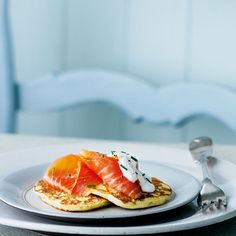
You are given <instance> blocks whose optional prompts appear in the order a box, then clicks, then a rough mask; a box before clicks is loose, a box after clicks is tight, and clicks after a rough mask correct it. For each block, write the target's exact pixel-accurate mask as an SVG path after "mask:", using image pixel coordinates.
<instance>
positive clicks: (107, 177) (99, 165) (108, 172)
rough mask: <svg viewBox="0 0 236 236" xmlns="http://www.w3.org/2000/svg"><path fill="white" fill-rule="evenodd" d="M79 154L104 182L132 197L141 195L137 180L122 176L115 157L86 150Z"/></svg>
mask: <svg viewBox="0 0 236 236" xmlns="http://www.w3.org/2000/svg"><path fill="white" fill-rule="evenodd" d="M80 156H81V157H83V158H82V160H83V161H84V163H85V164H86V165H87V166H88V167H89V168H90V169H91V170H93V171H94V172H95V173H96V174H97V175H98V176H99V177H100V178H101V179H102V180H103V182H104V184H107V185H108V186H109V187H111V188H114V189H115V190H117V191H118V192H121V193H123V194H125V195H126V196H128V197H130V198H132V199H137V198H139V197H140V196H141V194H142V191H141V188H140V185H139V183H138V181H136V182H135V183H132V182H131V181H129V180H128V179H127V178H126V177H124V176H123V174H122V171H121V170H120V167H119V163H118V160H117V159H116V158H113V157H108V156H106V155H103V154H101V153H99V152H92V151H88V150H83V151H82V152H81V153H80Z"/></svg>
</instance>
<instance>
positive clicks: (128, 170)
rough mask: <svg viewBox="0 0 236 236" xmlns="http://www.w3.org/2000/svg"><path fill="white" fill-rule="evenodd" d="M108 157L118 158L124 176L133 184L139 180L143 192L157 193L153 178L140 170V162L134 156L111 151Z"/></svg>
mask: <svg viewBox="0 0 236 236" xmlns="http://www.w3.org/2000/svg"><path fill="white" fill-rule="evenodd" d="M108 156H109V157H114V156H117V157H118V162H119V165H120V169H121V171H122V173H123V175H124V176H125V177H126V178H127V179H128V180H129V181H131V182H132V183H134V182H135V181H136V180H139V184H140V187H141V189H142V191H143V192H148V193H150V192H154V191H155V186H154V184H153V183H152V180H151V178H150V177H149V176H148V175H146V174H145V173H143V172H142V171H140V170H139V169H138V160H137V159H136V158H135V157H134V156H132V155H130V154H129V153H127V152H124V151H121V152H116V151H111V152H110V153H109V154H108Z"/></svg>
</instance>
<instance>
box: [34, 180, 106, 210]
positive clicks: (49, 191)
mask: <svg viewBox="0 0 236 236" xmlns="http://www.w3.org/2000/svg"><path fill="white" fill-rule="evenodd" d="M89 189H90V187H89V188H88V190H89ZM34 191H35V193H36V194H37V195H38V196H39V197H40V198H41V199H42V201H43V202H45V203H46V204H48V205H50V206H52V207H54V208H56V209H58V210H62V211H68V212H80V211H91V210H94V209H97V208H101V207H104V206H107V205H109V204H110V202H109V201H108V200H106V199H104V198H102V197H100V196H95V195H93V194H89V195H87V196H78V195H73V194H69V193H66V192H64V191H62V190H59V189H55V188H53V187H52V186H51V185H50V184H48V183H47V182H46V181H45V180H39V181H38V182H37V183H36V184H35V186H34Z"/></svg>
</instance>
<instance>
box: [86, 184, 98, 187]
mask: <svg viewBox="0 0 236 236" xmlns="http://www.w3.org/2000/svg"><path fill="white" fill-rule="evenodd" d="M87 187H96V184H87Z"/></svg>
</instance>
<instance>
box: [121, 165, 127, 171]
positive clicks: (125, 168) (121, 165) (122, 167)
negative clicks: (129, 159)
mask: <svg viewBox="0 0 236 236" xmlns="http://www.w3.org/2000/svg"><path fill="white" fill-rule="evenodd" d="M120 167H122V168H123V169H125V170H128V169H127V168H126V167H125V166H123V165H122V164H120Z"/></svg>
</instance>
